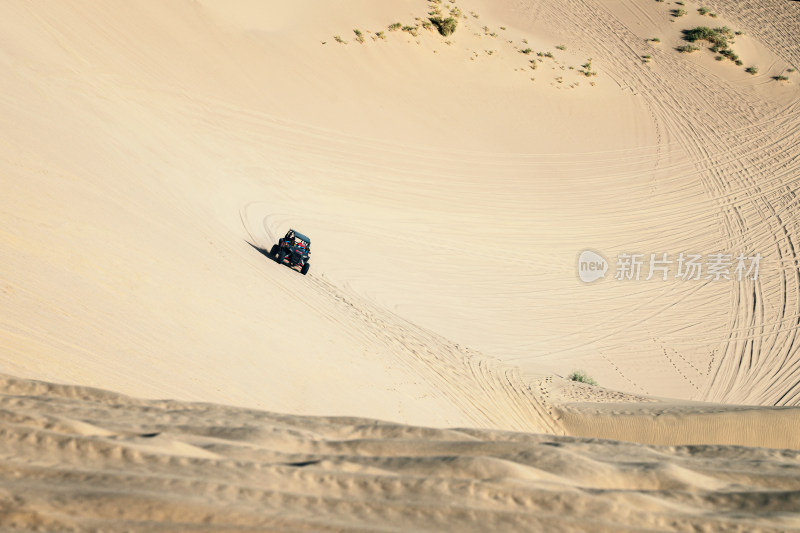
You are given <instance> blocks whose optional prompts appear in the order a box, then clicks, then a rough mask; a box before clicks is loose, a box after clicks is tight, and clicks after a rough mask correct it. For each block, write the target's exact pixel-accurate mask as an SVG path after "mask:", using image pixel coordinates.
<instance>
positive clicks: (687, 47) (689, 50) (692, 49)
mask: <svg viewBox="0 0 800 533" xmlns="http://www.w3.org/2000/svg"><path fill="white" fill-rule="evenodd" d="M698 50H700V47H699V46H695V45H693V44H684V45H683V46H679V47H678V52H682V53H684V54H690V53H692V52H697V51H698Z"/></svg>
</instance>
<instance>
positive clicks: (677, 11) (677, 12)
mask: <svg viewBox="0 0 800 533" xmlns="http://www.w3.org/2000/svg"><path fill="white" fill-rule="evenodd" d="M685 14H686V10H685V9H673V10H672V16H673V17H675V18H678V17H682V16H684V15H685Z"/></svg>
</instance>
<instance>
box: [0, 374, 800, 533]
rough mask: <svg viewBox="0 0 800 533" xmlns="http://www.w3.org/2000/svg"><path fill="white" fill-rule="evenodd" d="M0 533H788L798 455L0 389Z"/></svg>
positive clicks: (14, 386) (799, 483) (10, 386)
mask: <svg viewBox="0 0 800 533" xmlns="http://www.w3.org/2000/svg"><path fill="white" fill-rule="evenodd" d="M2 391H3V393H2V395H0V436H1V437H2V438H1V439H0V469H2V475H1V476H0V509H2V512H0V527H2V528H3V529H4V530H6V531H12V530H38V529H43V528H44V529H49V530H60V531H65V530H70V531H83V530H106V529H108V528H109V527H113V528H115V529H120V530H125V531H162V530H163V531H167V530H175V529H180V530H182V531H249V530H252V531H267V530H268V531H306V530H314V531H342V530H345V531H360V530H365V531H367V530H368V531H409V530H416V531H441V530H448V531H454V530H457V531H486V530H488V529H497V530H510V529H514V530H542V529H543V530H555V529H557V530H558V531H583V530H586V529H587V528H590V529H591V530H593V531H628V530H631V531H633V530H635V531H642V530H648V531H667V530H669V531H674V530H680V531H696V530H713V531H741V530H747V531H788V530H790V529H795V528H800V516H798V514H797V509H798V506H800V455H798V452H796V451H788V450H767V449H758V448H741V447H732V446H677V447H654V446H645V445H636V444H626V443H620V442H615V441H602V440H590V439H580V438H574V437H556V436H544V435H541V436H537V435H526V434H521V433H510V432H501V431H490V430H474V429H430V428H421V427H414V426H402V425H397V424H392V423H388V422H379V421H376V420H368V419H360V418H345V417H336V418H331V417H302V416H290V415H278V414H274V413H268V412H261V411H255V410H248V409H242V408H234V407H225V406H220V405H213V404H207V403H202V404H200V403H185V402H175V401H154V400H149V401H145V400H137V399H133V398H130V397H127V396H121V395H118V394H115V393H110V392H105V391H102V390H98V389H89V388H82V387H72V386H63V385H53V384H48V383H44V382H31V381H24V380H18V379H12V378H3V379H2Z"/></svg>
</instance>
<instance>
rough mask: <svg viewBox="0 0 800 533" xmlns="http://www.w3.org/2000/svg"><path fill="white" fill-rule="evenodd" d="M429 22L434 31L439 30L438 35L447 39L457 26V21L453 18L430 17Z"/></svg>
mask: <svg viewBox="0 0 800 533" xmlns="http://www.w3.org/2000/svg"><path fill="white" fill-rule="evenodd" d="M428 20H430V21H431V22H432V23H433V25H434V26H436V29H438V30H439V33H441V34H442V35H444V36H445V37H447V36H448V35H451V34H452V33H453V32H454V31H456V26H458V21H457V20H456V19H454V18H453V17H447V18H442V17H431V18H430V19H428Z"/></svg>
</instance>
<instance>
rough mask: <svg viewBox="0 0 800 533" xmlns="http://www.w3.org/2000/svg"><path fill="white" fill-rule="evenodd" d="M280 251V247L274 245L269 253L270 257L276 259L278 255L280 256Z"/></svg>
mask: <svg viewBox="0 0 800 533" xmlns="http://www.w3.org/2000/svg"><path fill="white" fill-rule="evenodd" d="M280 249H281V248H280V246H278V245H277V244H273V245H272V250H270V251H269V255H271V256H273V257H275V256H276V255H278V250H280Z"/></svg>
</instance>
